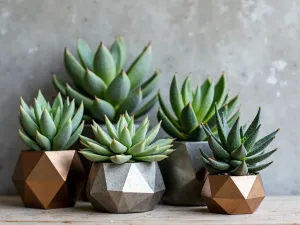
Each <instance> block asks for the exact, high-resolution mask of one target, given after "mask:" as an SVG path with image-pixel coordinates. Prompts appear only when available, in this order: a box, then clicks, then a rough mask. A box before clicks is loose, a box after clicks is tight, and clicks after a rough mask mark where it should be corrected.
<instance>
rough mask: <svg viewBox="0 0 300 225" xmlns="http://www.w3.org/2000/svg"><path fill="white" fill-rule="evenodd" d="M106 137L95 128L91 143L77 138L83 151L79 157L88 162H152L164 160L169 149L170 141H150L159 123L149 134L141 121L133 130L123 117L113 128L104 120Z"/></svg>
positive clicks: (132, 126)
mask: <svg viewBox="0 0 300 225" xmlns="http://www.w3.org/2000/svg"><path fill="white" fill-rule="evenodd" d="M105 123H106V127H107V133H106V132H105V131H104V130H103V129H102V128H101V127H100V126H99V125H98V124H97V123H95V122H94V123H93V125H92V129H93V132H94V134H95V140H93V139H90V138H88V137H84V136H80V139H81V143H82V145H83V146H84V147H85V148H84V149H81V151H80V153H81V154H82V155H83V156H84V157H86V158H87V159H88V160H90V161H92V162H112V163H115V164H122V163H126V162H154V161H160V160H163V159H165V158H167V157H168V155H169V154H171V153H172V152H173V151H174V150H173V149H172V145H171V144H172V142H173V139H160V140H157V141H155V142H153V141H154V139H155V137H156V135H157V133H158V131H159V129H160V123H158V124H157V125H156V126H154V127H153V128H152V129H151V130H150V131H149V132H148V127H149V120H148V118H145V119H144V120H143V122H142V123H141V124H140V125H139V127H138V128H135V126H134V118H133V116H132V117H130V116H129V115H128V114H127V113H126V114H125V115H123V114H122V115H120V118H119V120H118V122H117V124H116V126H114V125H113V124H112V123H111V121H110V120H109V118H108V117H107V116H105Z"/></svg>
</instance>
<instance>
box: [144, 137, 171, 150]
mask: <svg viewBox="0 0 300 225" xmlns="http://www.w3.org/2000/svg"><path fill="white" fill-rule="evenodd" d="M174 140H175V139H172V138H166V139H159V140H157V141H155V142H153V143H152V144H151V145H149V146H148V147H147V148H151V147H156V146H158V147H159V146H165V145H170V144H171V143H172V142H173V141H174Z"/></svg>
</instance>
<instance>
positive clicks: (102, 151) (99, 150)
mask: <svg viewBox="0 0 300 225" xmlns="http://www.w3.org/2000/svg"><path fill="white" fill-rule="evenodd" d="M87 145H88V146H89V148H90V149H91V150H92V151H93V152H94V153H95V154H99V155H105V156H112V155H114V153H112V152H111V151H109V149H108V148H107V147H105V146H101V145H99V144H96V143H93V142H89V141H88V142H87Z"/></svg>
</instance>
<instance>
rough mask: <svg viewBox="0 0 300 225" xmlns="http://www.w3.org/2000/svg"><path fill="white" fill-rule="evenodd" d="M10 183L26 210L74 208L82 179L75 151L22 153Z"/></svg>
mask: <svg viewBox="0 0 300 225" xmlns="http://www.w3.org/2000/svg"><path fill="white" fill-rule="evenodd" d="M12 180H13V183H14V185H15V187H16V189H17V191H18V193H19V195H20V197H21V199H22V202H23V203H24V205H25V206H26V207H30V208H41V209H52V208H63V207H71V206H74V205H75V202H76V200H77V199H78V197H79V195H80V193H81V192H82V189H83V187H84V183H85V175H84V169H83V166H82V163H81V161H80V159H79V156H78V153H77V152H76V151H75V150H64V151H22V152H21V154H20V156H19V159H18V162H17V165H16V167H15V170H14V173H13V176H12Z"/></svg>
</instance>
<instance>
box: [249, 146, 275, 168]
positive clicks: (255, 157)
mask: <svg viewBox="0 0 300 225" xmlns="http://www.w3.org/2000/svg"><path fill="white" fill-rule="evenodd" d="M276 151H277V149H274V150H272V151H269V152H266V153H264V154H261V155H253V156H250V157H246V162H247V163H248V164H250V165H251V164H255V163H259V162H261V161H263V160H265V159H267V158H268V157H270V156H271V155H272V154H273V153H274V152H276Z"/></svg>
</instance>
